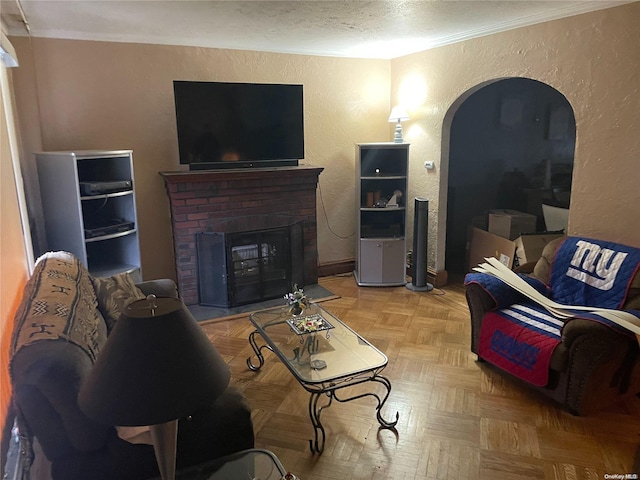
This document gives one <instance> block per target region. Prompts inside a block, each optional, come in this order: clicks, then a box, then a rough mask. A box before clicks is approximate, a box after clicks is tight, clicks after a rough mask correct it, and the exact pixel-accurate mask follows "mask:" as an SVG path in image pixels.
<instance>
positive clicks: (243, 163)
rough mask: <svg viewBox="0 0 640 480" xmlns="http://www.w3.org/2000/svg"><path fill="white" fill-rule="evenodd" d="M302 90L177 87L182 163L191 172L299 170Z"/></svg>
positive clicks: (286, 87)
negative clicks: (292, 168)
mask: <svg viewBox="0 0 640 480" xmlns="http://www.w3.org/2000/svg"><path fill="white" fill-rule="evenodd" d="M302 90H303V89H302V85H285V84H263V83H226V82H192V81H179V80H175V81H174V82H173V91H174V98H175V108H176V127H177V133H178V150H179V156H180V163H181V164H187V165H189V168H190V169H191V170H204V169H219V168H251V167H273V166H291V165H298V160H300V159H302V158H304V109H303V91H302Z"/></svg>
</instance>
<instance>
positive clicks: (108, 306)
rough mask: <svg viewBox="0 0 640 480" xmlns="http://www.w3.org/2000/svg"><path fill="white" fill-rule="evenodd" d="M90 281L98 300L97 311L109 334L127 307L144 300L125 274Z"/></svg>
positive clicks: (142, 295) (130, 278)
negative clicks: (102, 318) (100, 314)
mask: <svg viewBox="0 0 640 480" xmlns="http://www.w3.org/2000/svg"><path fill="white" fill-rule="evenodd" d="M91 280H92V282H93V287H94V288H95V291H96V296H97V298H98V309H99V310H100V312H101V313H102V316H103V317H104V321H105V322H106V324H107V331H108V332H109V333H111V330H112V329H113V327H114V326H115V324H116V322H117V321H118V320H119V319H120V314H121V313H122V312H123V311H124V309H125V307H126V306H127V305H129V304H130V303H131V302H135V301H136V300H141V299H143V298H146V297H145V295H144V294H143V293H142V290H140V289H139V288H138V287H136V284H135V282H134V281H133V278H132V277H131V275H129V273H127V272H123V273H118V274H117V275H113V276H111V277H92V278H91Z"/></svg>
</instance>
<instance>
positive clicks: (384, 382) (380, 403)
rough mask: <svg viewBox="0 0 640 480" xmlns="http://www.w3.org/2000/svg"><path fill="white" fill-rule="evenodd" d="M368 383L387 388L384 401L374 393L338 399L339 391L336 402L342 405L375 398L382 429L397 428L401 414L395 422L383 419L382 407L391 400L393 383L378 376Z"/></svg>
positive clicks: (397, 414)
mask: <svg viewBox="0 0 640 480" xmlns="http://www.w3.org/2000/svg"><path fill="white" fill-rule="evenodd" d="M367 381H368V382H378V383H381V384H382V385H384V386H385V388H386V389H387V393H385V395H384V397H383V398H382V399H381V398H380V397H379V396H378V394H377V393H373V392H367V393H362V394H360V395H355V396H353V397H349V398H338V395H337V394H336V393H337V390H336V391H334V392H333V397H334V398H335V399H336V401H338V402H342V403H345V402H350V401H351V400H357V399H358V398H364V397H374V398H375V399H376V401H377V402H378V406H377V407H376V418H377V419H378V423H379V424H380V427H381V428H390V429H393V428H395V426H396V425H397V424H398V420H399V419H400V413H399V412H396V419H395V421H393V422H389V421H387V420H385V419H384V418H383V417H382V413H381V410H382V407H384V404H385V402H386V401H387V398H389V394H390V393H391V382H390V381H389V379H388V378H386V377H383V376H382V375H376V376H375V377H372V378H370V379H368V380H367Z"/></svg>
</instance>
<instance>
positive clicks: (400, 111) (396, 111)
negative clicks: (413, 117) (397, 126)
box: [389, 105, 409, 123]
mask: <svg viewBox="0 0 640 480" xmlns="http://www.w3.org/2000/svg"><path fill="white" fill-rule="evenodd" d="M405 120H409V114H408V113H407V110H406V109H405V108H404V107H403V106H402V105H396V106H395V107H393V109H392V110H391V113H390V114H389V122H390V123H391V122H404V121H405Z"/></svg>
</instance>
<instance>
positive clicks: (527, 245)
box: [515, 233, 564, 266]
mask: <svg viewBox="0 0 640 480" xmlns="http://www.w3.org/2000/svg"><path fill="white" fill-rule="evenodd" d="M560 237H564V234H562V233H537V234H530V235H520V236H519V237H518V238H516V240H515V245H516V266H519V265H524V264H525V263H529V262H535V261H537V260H538V259H539V258H540V257H541V256H542V250H543V249H544V246H545V245H546V244H547V243H549V242H550V241H551V240H554V239H556V238H560Z"/></svg>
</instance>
